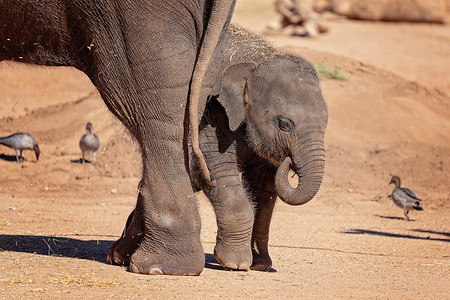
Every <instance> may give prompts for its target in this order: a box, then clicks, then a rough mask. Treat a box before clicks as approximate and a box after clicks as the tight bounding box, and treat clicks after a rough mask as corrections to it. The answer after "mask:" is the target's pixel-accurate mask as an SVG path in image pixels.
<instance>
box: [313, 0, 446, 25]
mask: <svg viewBox="0 0 450 300" xmlns="http://www.w3.org/2000/svg"><path fill="white" fill-rule="evenodd" d="M320 1H321V2H323V0H320ZM329 3H330V7H331V10H332V11H333V12H334V13H336V14H339V15H342V16H346V17H348V18H352V19H360V20H370V21H393V22H432V23H444V22H445V18H446V14H447V11H448V10H447V9H448V8H447V5H448V3H449V0H329ZM323 5H324V4H322V6H323Z"/></svg>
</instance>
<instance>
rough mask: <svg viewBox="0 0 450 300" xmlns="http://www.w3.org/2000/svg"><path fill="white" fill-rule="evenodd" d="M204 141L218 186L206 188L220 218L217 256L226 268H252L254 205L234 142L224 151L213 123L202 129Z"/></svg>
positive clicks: (211, 170) (202, 147) (210, 166)
mask: <svg viewBox="0 0 450 300" xmlns="http://www.w3.org/2000/svg"><path fill="white" fill-rule="evenodd" d="M205 140H206V142H205ZM200 141H201V145H200V147H201V150H202V151H203V153H204V155H205V159H206V162H207V163H208V166H209V168H210V172H211V174H212V175H213V176H214V177H215V179H216V185H215V187H214V188H210V187H209V186H208V187H207V188H205V189H204V192H205V194H206V195H207V196H208V198H209V199H210V201H211V204H212V206H213V208H214V211H215V214H216V219H217V228H218V230H217V237H216V246H215V248H214V256H215V257H216V259H217V261H218V262H219V263H220V264H221V265H223V266H224V267H226V268H229V269H237V270H246V269H249V268H250V265H251V263H252V253H251V247H250V242H251V232H252V225H253V209H252V207H251V204H250V202H249V200H248V196H247V193H246V191H245V189H244V188H243V186H242V183H241V181H240V178H239V170H238V168H237V163H236V153H235V151H236V150H235V147H234V146H233V145H230V146H229V147H228V149H226V151H220V150H219V148H218V145H219V142H218V141H217V136H216V133H215V132H214V128H212V127H209V126H207V127H206V128H205V129H203V130H202V131H201V132H200ZM199 176H200V175H198V176H197V178H198V177H199Z"/></svg>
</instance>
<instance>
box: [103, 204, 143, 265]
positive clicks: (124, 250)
mask: <svg viewBox="0 0 450 300" xmlns="http://www.w3.org/2000/svg"><path fill="white" fill-rule="evenodd" d="M136 209H137V210H138V211H142V197H141V196H140V195H139V197H138V201H137V207H136ZM136 209H135V210H133V211H132V212H131V214H130V215H129V216H128V219H127V223H126V225H125V229H124V231H123V233H122V236H121V237H120V239H119V240H117V241H116V242H115V243H114V244H113V245H112V246H111V249H110V251H109V254H108V258H107V261H108V263H110V264H113V263H114V264H119V265H129V264H130V258H131V255H133V253H134V252H135V251H136V249H137V248H138V247H139V244H140V243H141V240H142V238H143V234H144V231H145V228H144V222H143V220H142V218H141V216H142V213H137V214H135V211H136Z"/></svg>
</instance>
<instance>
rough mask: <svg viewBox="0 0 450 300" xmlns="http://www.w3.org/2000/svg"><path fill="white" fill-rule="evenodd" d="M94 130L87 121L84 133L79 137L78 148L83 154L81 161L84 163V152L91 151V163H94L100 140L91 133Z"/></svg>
mask: <svg viewBox="0 0 450 300" xmlns="http://www.w3.org/2000/svg"><path fill="white" fill-rule="evenodd" d="M93 131H94V127H93V126H92V123H91V122H88V123H87V124H86V134H84V135H83V136H82V137H81V139H80V149H81V154H82V156H83V158H82V163H83V164H84V163H85V159H84V157H85V153H86V152H92V156H93V162H92V164H93V165H95V154H96V152H97V150H98V148H99V147H100V140H99V139H98V137H97V135H96V134H94V133H92V132H93Z"/></svg>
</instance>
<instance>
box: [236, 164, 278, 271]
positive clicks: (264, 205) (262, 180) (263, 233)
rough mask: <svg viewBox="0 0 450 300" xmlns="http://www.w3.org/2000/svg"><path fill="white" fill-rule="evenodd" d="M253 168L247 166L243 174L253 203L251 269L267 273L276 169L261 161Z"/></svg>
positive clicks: (275, 197)
mask: <svg viewBox="0 0 450 300" xmlns="http://www.w3.org/2000/svg"><path fill="white" fill-rule="evenodd" d="M258 160H259V159H258ZM254 166H255V167H248V166H247V168H246V169H245V171H244V173H243V177H244V180H245V181H246V182H247V184H248V185H249V191H250V193H251V196H252V198H253V200H254V201H255V222H254V224H253V233H252V254H253V262H252V266H251V269H252V270H259V271H269V270H270V269H271V267H272V260H271V258H270V256H269V248H268V243H269V227H270V221H271V219H272V213H273V208H274V206H275V201H276V199H277V194H276V191H275V183H274V181H275V174H276V169H275V168H274V167H273V166H270V165H268V164H267V163H265V162H262V161H260V162H259V163H257V164H254Z"/></svg>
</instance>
